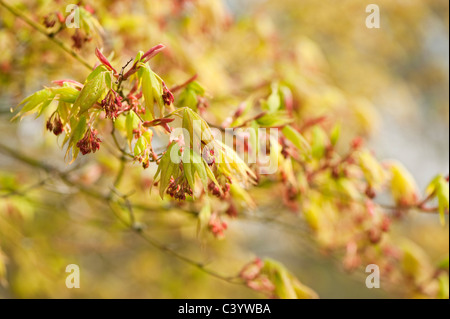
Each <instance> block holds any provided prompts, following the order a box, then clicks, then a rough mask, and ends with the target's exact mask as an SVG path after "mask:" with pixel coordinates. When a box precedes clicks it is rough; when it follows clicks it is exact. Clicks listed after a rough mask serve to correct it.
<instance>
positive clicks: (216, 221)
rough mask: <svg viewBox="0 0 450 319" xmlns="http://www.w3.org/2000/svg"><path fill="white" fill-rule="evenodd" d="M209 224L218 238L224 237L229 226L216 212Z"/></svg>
mask: <svg viewBox="0 0 450 319" xmlns="http://www.w3.org/2000/svg"><path fill="white" fill-rule="evenodd" d="M208 226H209V230H210V231H211V232H212V233H213V234H214V236H216V237H217V238H223V237H224V236H225V235H224V231H225V230H227V228H228V225H227V223H226V222H224V221H223V220H222V219H220V216H219V215H218V214H216V213H214V214H212V215H211V218H210V220H209V225H208Z"/></svg>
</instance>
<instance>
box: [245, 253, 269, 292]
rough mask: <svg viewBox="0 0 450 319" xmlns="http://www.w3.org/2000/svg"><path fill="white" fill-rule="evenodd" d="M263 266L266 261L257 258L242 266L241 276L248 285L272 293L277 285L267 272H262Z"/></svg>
mask: <svg viewBox="0 0 450 319" xmlns="http://www.w3.org/2000/svg"><path fill="white" fill-rule="evenodd" d="M263 267H264V262H263V261H262V260H261V259H259V258H257V259H256V260H254V261H253V262H251V263H249V264H247V265H245V266H244V268H242V270H241V272H240V273H239V277H241V278H242V279H243V280H244V281H245V283H246V284H247V286H248V287H249V288H251V289H253V290H256V291H261V292H265V293H272V292H273V291H274V290H275V285H274V284H273V283H272V282H271V281H270V279H269V278H268V277H267V276H266V275H265V274H263V273H261V270H262V269H263Z"/></svg>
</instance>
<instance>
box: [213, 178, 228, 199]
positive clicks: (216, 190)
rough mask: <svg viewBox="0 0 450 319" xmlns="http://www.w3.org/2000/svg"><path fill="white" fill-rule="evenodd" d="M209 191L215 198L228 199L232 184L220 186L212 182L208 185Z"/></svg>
mask: <svg viewBox="0 0 450 319" xmlns="http://www.w3.org/2000/svg"><path fill="white" fill-rule="evenodd" d="M208 190H209V191H210V192H211V194H213V195H214V196H217V197H219V198H221V199H224V198H226V197H228V194H229V193H230V184H229V183H225V184H223V185H220V186H219V185H216V184H215V183H214V182H210V183H209V184H208Z"/></svg>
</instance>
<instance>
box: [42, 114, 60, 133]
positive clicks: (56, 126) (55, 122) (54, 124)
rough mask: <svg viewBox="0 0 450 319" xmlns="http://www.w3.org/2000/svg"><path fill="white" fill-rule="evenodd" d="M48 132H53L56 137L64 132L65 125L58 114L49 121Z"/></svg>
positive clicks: (53, 115)
mask: <svg viewBox="0 0 450 319" xmlns="http://www.w3.org/2000/svg"><path fill="white" fill-rule="evenodd" d="M46 127H47V130H49V131H50V132H53V134H55V135H56V136H58V135H59V134H61V133H62V132H63V131H64V125H63V123H62V121H61V118H60V117H59V114H58V113H56V112H55V113H53V114H52V115H51V116H50V118H49V119H48V121H47V124H46Z"/></svg>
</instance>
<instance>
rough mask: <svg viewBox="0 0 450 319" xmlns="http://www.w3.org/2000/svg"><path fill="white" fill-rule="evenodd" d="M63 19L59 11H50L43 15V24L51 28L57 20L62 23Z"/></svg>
mask: <svg viewBox="0 0 450 319" xmlns="http://www.w3.org/2000/svg"><path fill="white" fill-rule="evenodd" d="M64 20H65V19H64V16H63V15H62V13H61V12H52V13H50V14H48V15H46V16H45V17H44V25H45V27H46V28H53V27H54V26H55V24H56V22H57V21H58V22H59V23H60V24H61V25H63V23H64Z"/></svg>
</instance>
